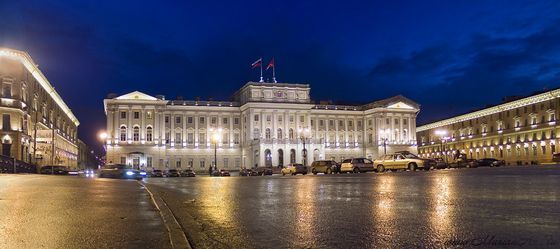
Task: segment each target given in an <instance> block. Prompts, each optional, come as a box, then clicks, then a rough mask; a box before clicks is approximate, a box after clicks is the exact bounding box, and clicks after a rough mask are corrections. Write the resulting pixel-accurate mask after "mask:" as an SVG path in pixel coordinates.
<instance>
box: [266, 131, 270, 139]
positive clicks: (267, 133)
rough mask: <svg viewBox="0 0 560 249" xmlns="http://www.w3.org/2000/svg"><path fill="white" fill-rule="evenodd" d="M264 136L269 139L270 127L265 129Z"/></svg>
mask: <svg viewBox="0 0 560 249" xmlns="http://www.w3.org/2000/svg"><path fill="white" fill-rule="evenodd" d="M265 138H266V139H270V129H269V128H266V130H265Z"/></svg>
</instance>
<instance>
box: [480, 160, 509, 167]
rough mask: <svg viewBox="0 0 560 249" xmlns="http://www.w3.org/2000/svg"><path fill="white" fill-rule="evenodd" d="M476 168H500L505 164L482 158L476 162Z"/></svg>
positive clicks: (502, 161) (500, 161) (501, 161)
mask: <svg viewBox="0 0 560 249" xmlns="http://www.w3.org/2000/svg"><path fill="white" fill-rule="evenodd" d="M477 163H478V166H486V167H500V166H503V165H505V164H506V162H505V161H504V160H498V159H496V158H482V159H480V160H478V161H477Z"/></svg>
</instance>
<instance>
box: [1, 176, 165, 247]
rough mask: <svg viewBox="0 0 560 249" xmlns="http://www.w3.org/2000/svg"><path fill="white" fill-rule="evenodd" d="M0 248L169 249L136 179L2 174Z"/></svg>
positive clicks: (156, 217)
mask: <svg viewBox="0 0 560 249" xmlns="http://www.w3.org/2000/svg"><path fill="white" fill-rule="evenodd" d="M0 214H1V215H0V248H17V249H19V248H26V249H27V248H171V245H170V242H169V235H168V233H167V230H166V229H165V226H164V224H163V222H162V219H161V217H160V214H159V212H157V210H156V209H155V208H154V206H153V204H152V202H151V199H150V197H149V195H148V194H147V192H146V191H145V190H144V189H143V187H142V186H140V185H139V184H138V183H137V182H136V181H134V180H117V179H97V178H87V177H78V176H50V175H7V174H0Z"/></svg>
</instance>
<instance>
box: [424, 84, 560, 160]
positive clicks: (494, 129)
mask: <svg viewBox="0 0 560 249" xmlns="http://www.w3.org/2000/svg"><path fill="white" fill-rule="evenodd" d="M559 106H560V89H555V90H552V91H546V92H541V93H537V94H534V95H531V96H529V97H525V98H518V99H515V100H510V101H507V102H505V103H502V104H499V105H496V106H492V107H489V108H485V109H482V110H478V111H474V112H471V113H467V114H463V115H459V116H456V117H452V118H449V119H445V120H441V121H438V122H434V123H430V124H426V125H423V126H420V127H418V128H417V132H418V134H417V137H418V138H419V142H418V143H419V144H418V146H419V147H418V152H419V154H420V156H423V157H429V158H433V157H442V158H445V157H446V156H447V157H448V159H451V158H452V156H453V155H454V154H456V153H457V151H459V152H460V153H464V154H466V155H467V157H468V158H474V159H480V158H487V157H492V158H497V159H500V160H505V161H506V163H507V164H508V165H513V164H537V163H547V162H551V161H552V155H553V154H554V153H556V152H557V148H556V146H557V145H558V142H559V141H558V139H557V138H556V134H557V131H558V121H557V115H558V108H559Z"/></svg>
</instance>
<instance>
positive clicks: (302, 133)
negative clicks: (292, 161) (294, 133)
mask: <svg viewBox="0 0 560 249" xmlns="http://www.w3.org/2000/svg"><path fill="white" fill-rule="evenodd" d="M298 133H299V138H300V139H301V141H302V142H303V166H307V148H305V142H306V141H307V139H308V135H309V128H299V129H298Z"/></svg>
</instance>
